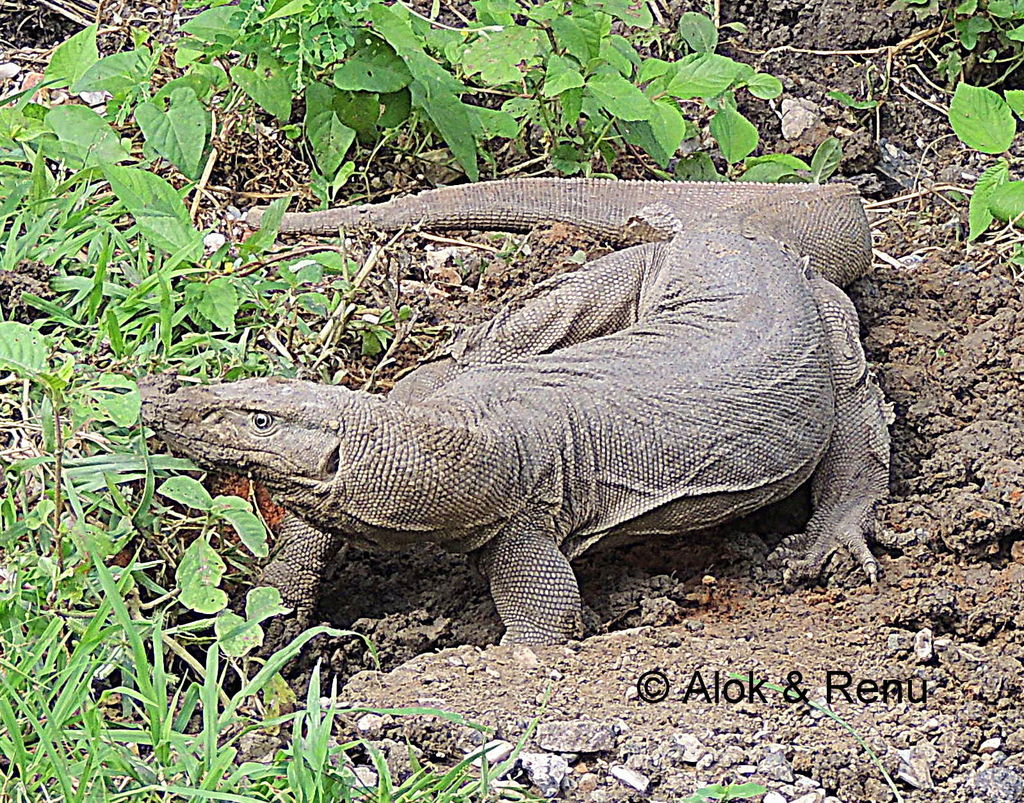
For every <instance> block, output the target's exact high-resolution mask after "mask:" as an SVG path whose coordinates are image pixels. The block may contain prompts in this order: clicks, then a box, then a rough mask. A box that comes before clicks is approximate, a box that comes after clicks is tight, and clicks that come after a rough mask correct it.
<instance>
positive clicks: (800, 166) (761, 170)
mask: <svg viewBox="0 0 1024 803" xmlns="http://www.w3.org/2000/svg"><path fill="white" fill-rule="evenodd" d="M743 166H744V168H746V169H745V170H744V172H743V175H742V176H740V181H767V182H771V183H775V182H778V181H781V180H783V179H787V180H800V181H804V180H806V179H802V178H801V177H800V174H799V173H798V172H797V171H800V170H804V171H807V172H810V169H811V166H810V165H809V164H807V162H805V161H804V160H803V159H800V158H799V157H796V156H793V155H792V154H789V153H770V154H767V155H765V156H755V157H753V158H752V159H747V160H746V161H745V162H744V163H743Z"/></svg>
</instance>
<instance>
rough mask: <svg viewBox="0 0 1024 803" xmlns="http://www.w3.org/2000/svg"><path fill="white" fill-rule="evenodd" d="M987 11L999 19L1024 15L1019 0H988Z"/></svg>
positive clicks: (1023, 9) (1023, 5)
mask: <svg viewBox="0 0 1024 803" xmlns="http://www.w3.org/2000/svg"><path fill="white" fill-rule="evenodd" d="M988 13H989V14H991V15H992V16H994V17H999V18H1000V19H1004V20H1008V19H1020V18H1021V16H1022V15H1024V4H1022V3H1021V0H989V3H988Z"/></svg>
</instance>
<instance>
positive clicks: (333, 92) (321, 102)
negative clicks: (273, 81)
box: [305, 82, 356, 176]
mask: <svg viewBox="0 0 1024 803" xmlns="http://www.w3.org/2000/svg"><path fill="white" fill-rule="evenodd" d="M342 97H343V96H342V92H341V90H338V89H335V88H333V87H330V86H327V85H326V84H320V83H315V82H314V83H311V84H310V85H309V86H308V87H306V119H305V127H306V136H307V137H308V138H309V142H310V144H311V145H312V146H313V155H314V156H315V157H316V163H317V165H318V166H319V168H320V171H321V172H322V173H323V174H324V175H325V176H333V175H334V174H335V173H336V172H337V170H338V167H339V166H340V165H341V163H342V162H343V161H344V160H345V154H347V153H348V150H349V148H350V147H352V143H353V142H354V141H355V138H356V132H355V130H354V129H352V128H350V127H349V126H347V125H345V124H344V123H343V122H342V121H341V117H340V113H341V111H340V106H341V104H342Z"/></svg>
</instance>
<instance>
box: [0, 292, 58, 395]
mask: <svg viewBox="0 0 1024 803" xmlns="http://www.w3.org/2000/svg"><path fill="white" fill-rule="evenodd" d="M3 306H4V304H3V302H0V307H3ZM48 351H49V345H48V343H47V341H46V338H45V337H43V336H42V335H41V334H39V332H37V331H36V330H35V329H32V328H30V327H28V326H26V325H25V324H23V323H17V322H15V321H4V322H0V370H3V371H14V373H16V374H17V375H18V376H21V377H25V378H28V379H31V378H32V377H34V376H35V375H36V374H38V373H39V372H40V371H42V370H43V369H45V368H46V355H47V353H48Z"/></svg>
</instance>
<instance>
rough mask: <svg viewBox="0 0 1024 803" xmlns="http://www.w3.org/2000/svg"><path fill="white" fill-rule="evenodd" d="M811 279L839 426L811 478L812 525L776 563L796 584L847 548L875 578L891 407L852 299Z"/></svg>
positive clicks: (786, 546) (780, 550)
mask: <svg viewBox="0 0 1024 803" xmlns="http://www.w3.org/2000/svg"><path fill="white" fill-rule="evenodd" d="M811 282H812V290H813V292H814V295H815V301H816V302H817V306H818V310H819V315H820V319H821V322H822V325H823V326H824V329H825V332H826V335H827V342H828V344H829V352H830V367H831V373H832V378H833V386H834V391H835V399H836V401H835V425H834V428H833V431H832V436H831V438H830V440H829V444H828V447H827V449H826V451H825V454H824V456H823V457H822V460H821V462H820V463H819V464H818V466H817V468H816V469H815V472H814V475H813V477H812V497H813V502H814V512H813V514H812V516H811V520H810V522H808V525H807V529H806V530H805V531H804V532H803V533H801V534H800V535H797V536H793V537H791V538H788V539H786V540H785V541H783V542H782V544H781V545H780V546H779V547H778V548H777V549H776V551H775V553H773V555H772V556H771V559H770V563H771V564H773V565H776V566H781V567H782V570H783V579H784V581H785V583H786V584H787V585H792V584H795V583H797V582H799V581H801V580H807V579H816V578H817V577H818V576H819V575H820V574H821V572H822V570H823V569H824V567H825V566H826V565H827V564H828V562H829V559H830V558H831V557H832V556H833V555H834V554H835V553H836V552H837V551H839V550H845V551H846V552H848V553H849V554H850V555H851V556H852V557H853V558H854V560H856V561H857V563H858V564H859V565H860V566H861V568H862V569H863V571H864V573H865V574H866V575H867V578H868V580H869V581H870V582H872V583H873V582H875V581H876V580H877V579H878V561H877V560H876V559H875V557H874V556H873V555H872V554H871V550H870V549H869V547H868V543H867V536H868V534H870V532H871V530H872V528H873V526H874V519H875V513H874V511H875V508H876V506H877V505H878V503H879V502H881V501H882V500H883V499H884V498H885V497H886V494H887V492H888V484H889V431H888V423H889V422H890V419H891V413H890V412H889V408H888V405H887V404H886V403H885V400H884V398H883V396H882V392H881V389H880V388H879V387H878V385H877V384H876V383H875V381H874V379H873V378H872V377H871V376H870V374H869V373H868V367H867V361H866V360H865V358H864V350H863V348H862V347H861V344H860V339H859V325H858V321H857V312H856V310H855V309H854V307H853V304H852V302H851V301H850V299H849V298H848V297H847V296H846V294H845V293H843V291H842V290H840V289H839V288H838V287H836V286H835V285H833V284H831V283H830V282H827V281H825V280H824V279H821V278H820V277H817V276H813V277H812V279H811Z"/></svg>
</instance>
